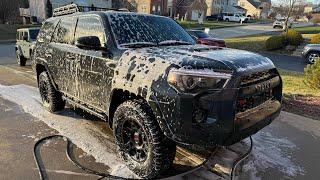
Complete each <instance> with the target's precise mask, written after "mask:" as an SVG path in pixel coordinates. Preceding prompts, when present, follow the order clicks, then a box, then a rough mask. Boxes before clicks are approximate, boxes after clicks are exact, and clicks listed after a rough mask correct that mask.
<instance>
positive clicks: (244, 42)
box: [225, 35, 271, 52]
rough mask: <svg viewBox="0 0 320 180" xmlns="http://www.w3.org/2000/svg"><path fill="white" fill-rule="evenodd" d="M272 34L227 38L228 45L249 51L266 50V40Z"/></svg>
mask: <svg viewBox="0 0 320 180" xmlns="http://www.w3.org/2000/svg"><path fill="white" fill-rule="evenodd" d="M269 37H271V35H254V36H246V37H237V38H228V39H225V41H226V43H227V47H229V48H234V49H242V50H248V51H254V52H258V51H265V42H266V40H267V39H268V38H269Z"/></svg>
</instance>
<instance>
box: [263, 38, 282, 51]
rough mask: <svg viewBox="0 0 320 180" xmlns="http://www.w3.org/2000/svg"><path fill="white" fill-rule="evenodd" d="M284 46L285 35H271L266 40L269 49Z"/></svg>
mask: <svg viewBox="0 0 320 180" xmlns="http://www.w3.org/2000/svg"><path fill="white" fill-rule="evenodd" d="M283 47H284V37H283V36H271V37H270V38H268V39H267V41H266V49H267V50H268V51H271V50H275V49H281V48H283Z"/></svg>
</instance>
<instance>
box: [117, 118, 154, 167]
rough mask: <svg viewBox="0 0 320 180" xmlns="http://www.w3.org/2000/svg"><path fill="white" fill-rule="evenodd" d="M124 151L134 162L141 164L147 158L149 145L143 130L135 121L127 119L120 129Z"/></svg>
mask: <svg viewBox="0 0 320 180" xmlns="http://www.w3.org/2000/svg"><path fill="white" fill-rule="evenodd" d="M122 143H123V145H124V151H125V152H126V154H128V155H129V156H130V157H131V158H132V159H133V160H134V161H136V162H139V163H142V162H144V161H146V159H147V157H148V149H149V143H148V141H147V137H146V133H145V132H144V130H143V128H142V127H141V126H140V125H139V124H138V123H137V122H135V121H133V120H131V119H128V120H126V121H125V122H124V123H123V127H122Z"/></svg>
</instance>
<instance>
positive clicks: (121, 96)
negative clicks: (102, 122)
mask: <svg viewBox="0 0 320 180" xmlns="http://www.w3.org/2000/svg"><path fill="white" fill-rule="evenodd" d="M135 99H137V100H142V101H144V102H145V103H146V104H147V105H148V106H149V107H150V108H151V110H152V113H153V115H154V117H155V119H156V121H157V123H158V125H159V126H160V129H161V130H162V132H163V133H164V134H165V135H166V136H167V137H168V138H170V139H172V140H174V141H175V138H174V134H173V133H172V131H171V129H170V128H169V126H168V124H167V121H166V119H165V117H164V116H163V113H162V111H161V108H160V106H159V103H158V100H157V99H156V97H155V96H154V95H151V96H150V100H149V101H147V100H146V99H145V98H143V97H142V96H140V95H136V94H135V93H133V92H130V91H128V90H123V89H114V90H113V91H112V93H111V96H110V101H109V102H110V103H109V109H108V124H109V127H110V128H111V129H112V124H113V116H114V113H115V111H116V110H117V107H118V106H119V105H120V104H122V103H124V102H125V101H128V100H135Z"/></svg>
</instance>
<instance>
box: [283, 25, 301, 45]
mask: <svg viewBox="0 0 320 180" xmlns="http://www.w3.org/2000/svg"><path fill="white" fill-rule="evenodd" d="M283 35H284V37H285V40H286V41H287V43H288V44H289V45H292V46H299V45H300V44H301V43H302V42H303V37H302V35H301V33H299V32H298V31H296V30H293V29H289V30H288V32H286V33H284V34H283Z"/></svg>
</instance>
